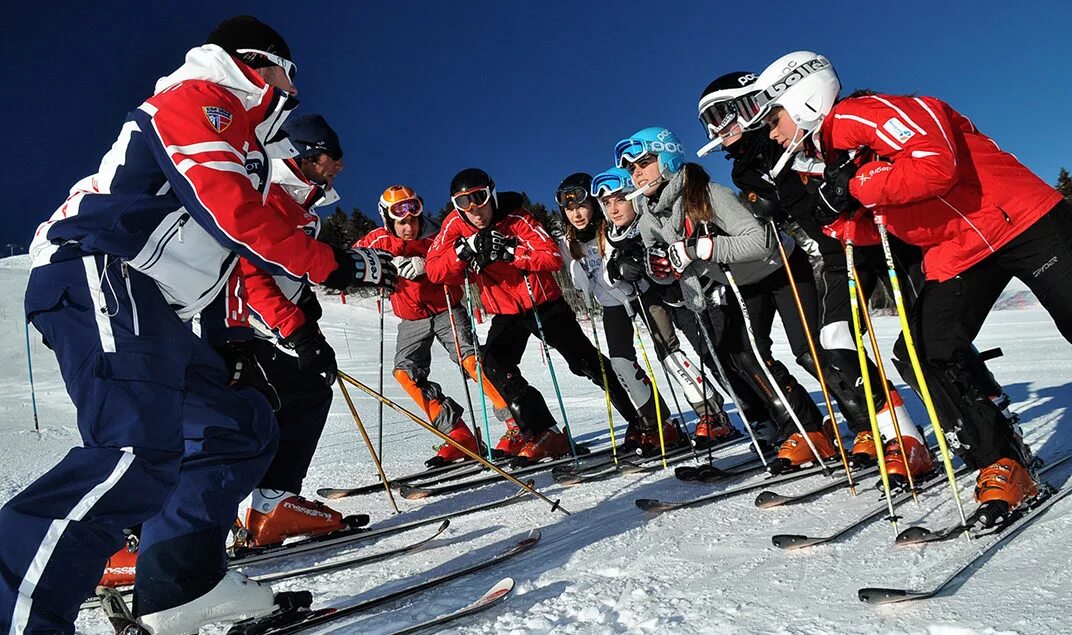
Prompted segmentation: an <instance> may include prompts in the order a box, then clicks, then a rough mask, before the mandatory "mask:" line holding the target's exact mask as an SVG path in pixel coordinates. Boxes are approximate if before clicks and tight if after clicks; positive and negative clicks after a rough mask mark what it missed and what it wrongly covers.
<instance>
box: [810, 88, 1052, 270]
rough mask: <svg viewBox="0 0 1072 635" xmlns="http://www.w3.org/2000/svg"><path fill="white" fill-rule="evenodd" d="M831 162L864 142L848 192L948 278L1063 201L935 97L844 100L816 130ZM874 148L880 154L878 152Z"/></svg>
mask: <svg viewBox="0 0 1072 635" xmlns="http://www.w3.org/2000/svg"><path fill="white" fill-rule="evenodd" d="M819 146H820V147H821V148H822V153H823V156H824V157H825V158H826V160H827V162H830V161H832V160H833V157H834V156H835V153H837V152H838V151H860V150H864V151H866V150H870V151H871V153H873V154H871V156H872V157H874V160H871V161H868V162H867V163H865V164H863V165H862V166H861V167H860V168H859V170H858V171H857V173H856V177H855V178H854V179H853V180H852V182H851V183H850V185H849V191H850V192H851V193H852V195H853V196H855V197H856V198H857V199H858V200H859V201H860V203H861V204H863V206H864V207H866V208H867V209H868V210H871V211H872V212H873V213H874V214H882V215H883V216H884V217H885V222H886V224H887V227H888V228H889V231H890V233H892V234H894V235H895V236H897V237H898V238H901V239H902V240H904V241H905V242H908V243H910V244H913V245H917V246H919V247H921V248H922V249H923V251H924V260H923V266H924V270H925V272H926V275H927V278H928V279H931V280H937V281H943V280H948V279H950V278H952V277H954V276H956V275H958V274H960V273H962V272H964V271H965V270H967V269H968V268H969V267H971V266H972V265H974V264H976V263H978V262H980V261H982V260H983V259H985V258H986V257H987V256H989V255H990V254H992V253H994V252H995V251H996V250H998V249H1000V248H1001V247H1002V246H1004V245H1005V244H1007V243H1008V242H1009V241H1011V240H1012V239H1014V238H1015V237H1016V236H1018V235H1020V234H1021V233H1022V232H1023V231H1025V230H1026V229H1027V228H1028V227H1030V226H1031V225H1032V224H1034V223H1035V221H1037V220H1038V219H1039V218H1040V217H1042V216H1043V215H1044V214H1046V212H1048V211H1049V210H1051V209H1052V208H1053V207H1054V206H1055V205H1057V203H1058V202H1060V200H1061V195H1060V193H1059V192H1057V191H1056V190H1055V189H1054V188H1053V187H1051V186H1049V185H1048V184H1046V183H1045V182H1044V181H1043V180H1042V179H1040V178H1039V177H1038V176H1036V175H1035V174H1034V173H1032V172H1031V171H1030V170H1028V169H1027V168H1026V167H1025V166H1024V165H1023V164H1021V163H1020V162H1019V161H1018V160H1017V159H1016V157H1014V156H1013V155H1012V154H1010V153H1008V152H1005V151H1003V150H1002V149H1001V148H999V147H998V145H997V144H996V143H994V141H993V140H992V139H990V137H988V136H986V135H984V134H983V133H981V132H979V130H977V129H976V128H975V126H974V125H973V124H972V122H971V121H969V120H968V118H967V117H965V116H964V115H962V114H960V113H958V112H957V111H956V110H954V109H953V108H952V107H951V106H950V105H949V104H947V103H945V102H944V101H941V100H940V99H936V98H934V97H907V96H896V95H867V96H861V97H853V98H849V99H845V100H842V101H841V102H839V103H838V104H836V105H835V106H834V108H833V110H832V111H831V112H830V114H829V115H828V116H827V117H826V119H825V121H824V122H823V125H822V127H821V128H820V130H819ZM876 155H877V156H876Z"/></svg>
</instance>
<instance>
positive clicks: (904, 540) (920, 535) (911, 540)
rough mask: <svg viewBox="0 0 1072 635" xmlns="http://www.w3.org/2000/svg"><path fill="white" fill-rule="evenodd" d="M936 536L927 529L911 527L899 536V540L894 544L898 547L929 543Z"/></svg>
mask: <svg viewBox="0 0 1072 635" xmlns="http://www.w3.org/2000/svg"><path fill="white" fill-rule="evenodd" d="M933 536H934V532H933V531H931V530H930V529H927V528H926V527H909V528H907V529H905V530H904V531H902V532H901V533H899V534H897V538H896V539H894V541H893V543H894V544H895V545H898V546H904V545H914V544H918V543H921V542H928V541H930V540H931V539H932V538H933Z"/></svg>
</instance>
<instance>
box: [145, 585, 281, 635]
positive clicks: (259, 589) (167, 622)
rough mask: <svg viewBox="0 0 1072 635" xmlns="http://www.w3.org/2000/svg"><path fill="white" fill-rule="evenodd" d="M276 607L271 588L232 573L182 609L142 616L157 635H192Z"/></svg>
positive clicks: (166, 610) (254, 615) (183, 605)
mask: <svg viewBox="0 0 1072 635" xmlns="http://www.w3.org/2000/svg"><path fill="white" fill-rule="evenodd" d="M276 608H278V607H277V606H276V603H275V595H274V594H273V593H272V589H271V587H269V586H267V585H261V584H258V583H257V582H254V581H253V580H250V579H249V578H247V577H246V576H244V575H242V574H241V573H238V572H237V571H228V572H227V573H226V574H225V575H224V576H223V579H222V580H220V581H219V583H218V584H217V585H216V586H214V587H212V590H211V591H209V592H208V593H206V594H204V595H202V596H201V597H199V598H197V599H195V600H193V601H191V602H187V603H186V604H181V605H179V606H176V607H173V608H170V609H165V610H163V611H157V612H156V613H150V614H149V615H143V616H141V618H140V619H141V623H142V624H144V625H145V626H146V627H147V628H148V629H149V630H150V631H152V632H153V633H154V635H188V634H189V633H197V631H198V629H199V628H201V627H202V626H205V625H206V624H212V623H214V622H234V621H237V620H240V619H245V618H250V617H260V616H262V615H268V614H269V613H271V612H272V611H274V610H275V609H276Z"/></svg>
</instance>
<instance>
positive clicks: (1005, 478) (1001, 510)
mask: <svg viewBox="0 0 1072 635" xmlns="http://www.w3.org/2000/svg"><path fill="white" fill-rule="evenodd" d="M1037 494H1038V484H1037V483H1035V480H1034V479H1033V478H1031V474H1029V473H1028V471H1027V469H1026V468H1024V466H1023V465H1021V464H1020V463H1019V462H1018V461H1017V460H1016V459H1010V458H1004V459H1001V460H999V461H998V462H997V463H993V464H991V465H988V466H987V467H984V468H983V469H982V470H980V471H979V478H978V479H976V481H975V500H976V501H978V502H979V508H978V509H977V510H976V511H975V514H974V515H973V517H972V518H973V520H975V521H976V522H978V523H979V524H981V525H982V526H983V527H991V526H993V525H996V524H998V523H1000V522H1002V521H1003V520H1005V519H1006V518H1007V517H1008V516H1009V513H1010V512H1013V511H1015V510H1016V509H1017V508H1018V507H1020V506H1021V505H1023V504H1024V501H1026V500H1028V499H1030V498H1032V497H1034V496H1036V495H1037Z"/></svg>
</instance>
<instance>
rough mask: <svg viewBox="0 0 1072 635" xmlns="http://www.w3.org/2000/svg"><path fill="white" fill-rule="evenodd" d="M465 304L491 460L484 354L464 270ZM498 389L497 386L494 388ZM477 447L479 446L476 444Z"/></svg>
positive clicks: (489, 458)
mask: <svg viewBox="0 0 1072 635" xmlns="http://www.w3.org/2000/svg"><path fill="white" fill-rule="evenodd" d="M465 304H466V306H467V307H468V309H469V327H470V328H471V329H472V331H473V354H474V355H476V383H477V384H479V385H480V406H481V408H482V409H483V411H484V437H485V438H487V440H488V442H487V443H486V444H485V447H486V448H487V451H488V460H489V461H490V460H491V425H490V424H489V423H488V395H487V394H486V393H485V392H484V356H483V355H481V354H480V336H479V335H477V332H476V312H474V311H473V292H472V290H471V289H470V288H469V271H468V270H466V271H465ZM496 389H497V390H498V388H496ZM478 447H479V446H478Z"/></svg>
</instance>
